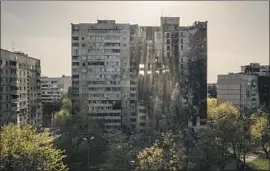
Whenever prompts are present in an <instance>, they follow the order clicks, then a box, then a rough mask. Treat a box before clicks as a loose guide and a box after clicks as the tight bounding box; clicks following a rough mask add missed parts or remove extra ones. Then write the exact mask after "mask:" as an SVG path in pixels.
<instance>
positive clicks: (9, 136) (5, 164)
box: [0, 125, 67, 171]
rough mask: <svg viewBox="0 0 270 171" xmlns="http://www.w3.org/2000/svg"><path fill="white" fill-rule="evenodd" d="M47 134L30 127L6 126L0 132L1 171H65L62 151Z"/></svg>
mask: <svg viewBox="0 0 270 171" xmlns="http://www.w3.org/2000/svg"><path fill="white" fill-rule="evenodd" d="M52 142H53V137H51V136H49V132H47V131H45V132H42V133H38V132H37V130H36V129H35V128H34V127H32V126H28V125H25V126H21V127H20V126H18V125H6V126H4V127H2V130H1V141H0V144H1V146H0V147H1V150H0V154H1V155H0V159H1V162H0V166H1V170H3V171H11V170H13V171H66V170H67V167H66V166H65V165H64V163H63V161H62V160H63V159H64V158H65V155H63V154H62V153H63V151H61V150H59V149H57V148H55V146H54V145H53V144H52Z"/></svg>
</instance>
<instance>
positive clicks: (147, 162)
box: [138, 132, 182, 170]
mask: <svg viewBox="0 0 270 171" xmlns="http://www.w3.org/2000/svg"><path fill="white" fill-rule="evenodd" d="M178 138H179V137H178ZM176 139H177V138H176V137H175V136H174V135H173V134H172V133H170V132H167V133H165V134H162V138H161V140H157V141H156V142H155V143H154V144H153V145H152V146H151V147H147V148H144V149H143V150H141V151H140V152H139V154H138V169H142V170H179V169H180V168H181V154H182V152H181V151H182V148H181V146H180V144H179V142H177V141H176Z"/></svg>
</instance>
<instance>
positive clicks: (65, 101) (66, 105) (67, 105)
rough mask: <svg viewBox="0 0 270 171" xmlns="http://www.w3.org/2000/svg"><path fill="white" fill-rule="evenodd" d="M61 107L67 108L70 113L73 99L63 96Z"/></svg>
mask: <svg viewBox="0 0 270 171" xmlns="http://www.w3.org/2000/svg"><path fill="white" fill-rule="evenodd" d="M61 109H65V110H67V111H68V112H69V113H71V109H72V103H71V100H70V99H68V98H63V99H62V101H61Z"/></svg>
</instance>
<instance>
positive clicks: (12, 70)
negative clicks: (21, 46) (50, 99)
mask: <svg viewBox="0 0 270 171" xmlns="http://www.w3.org/2000/svg"><path fill="white" fill-rule="evenodd" d="M40 73H41V68H40V60H38V59H35V58H32V57H29V56H28V55H26V54H24V53H21V52H10V51H7V50H3V49H1V75H0V77H1V109H0V110H1V119H2V121H3V122H2V123H3V124H6V123H10V122H12V123H15V124H23V123H29V124H41V122H42V110H41V109H42V106H41V98H40Z"/></svg>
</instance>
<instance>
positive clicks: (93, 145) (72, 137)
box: [55, 114, 107, 170]
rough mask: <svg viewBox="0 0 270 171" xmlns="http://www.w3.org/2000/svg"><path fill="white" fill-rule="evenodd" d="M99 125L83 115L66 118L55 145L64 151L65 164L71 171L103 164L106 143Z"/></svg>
mask: <svg viewBox="0 0 270 171" xmlns="http://www.w3.org/2000/svg"><path fill="white" fill-rule="evenodd" d="M102 135H103V134H102V131H101V129H100V127H99V125H98V124H97V123H96V122H95V121H94V120H92V119H90V118H88V117H87V116H85V115H82V114H77V115H72V116H71V117H69V118H68V120H67V122H66V123H65V130H64V132H63V133H62V135H61V137H59V138H58V139H57V140H56V141H55V144H56V145H57V146H58V147H59V148H61V149H64V150H65V154H66V155H67V158H66V160H65V162H66V163H67V164H68V166H69V168H70V169H72V170H80V169H82V168H85V167H87V166H88V165H90V166H93V165H97V164H100V163H102V162H103V158H104V153H105V150H106V146H107V142H106V140H105V139H104V138H103V136H102Z"/></svg>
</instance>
